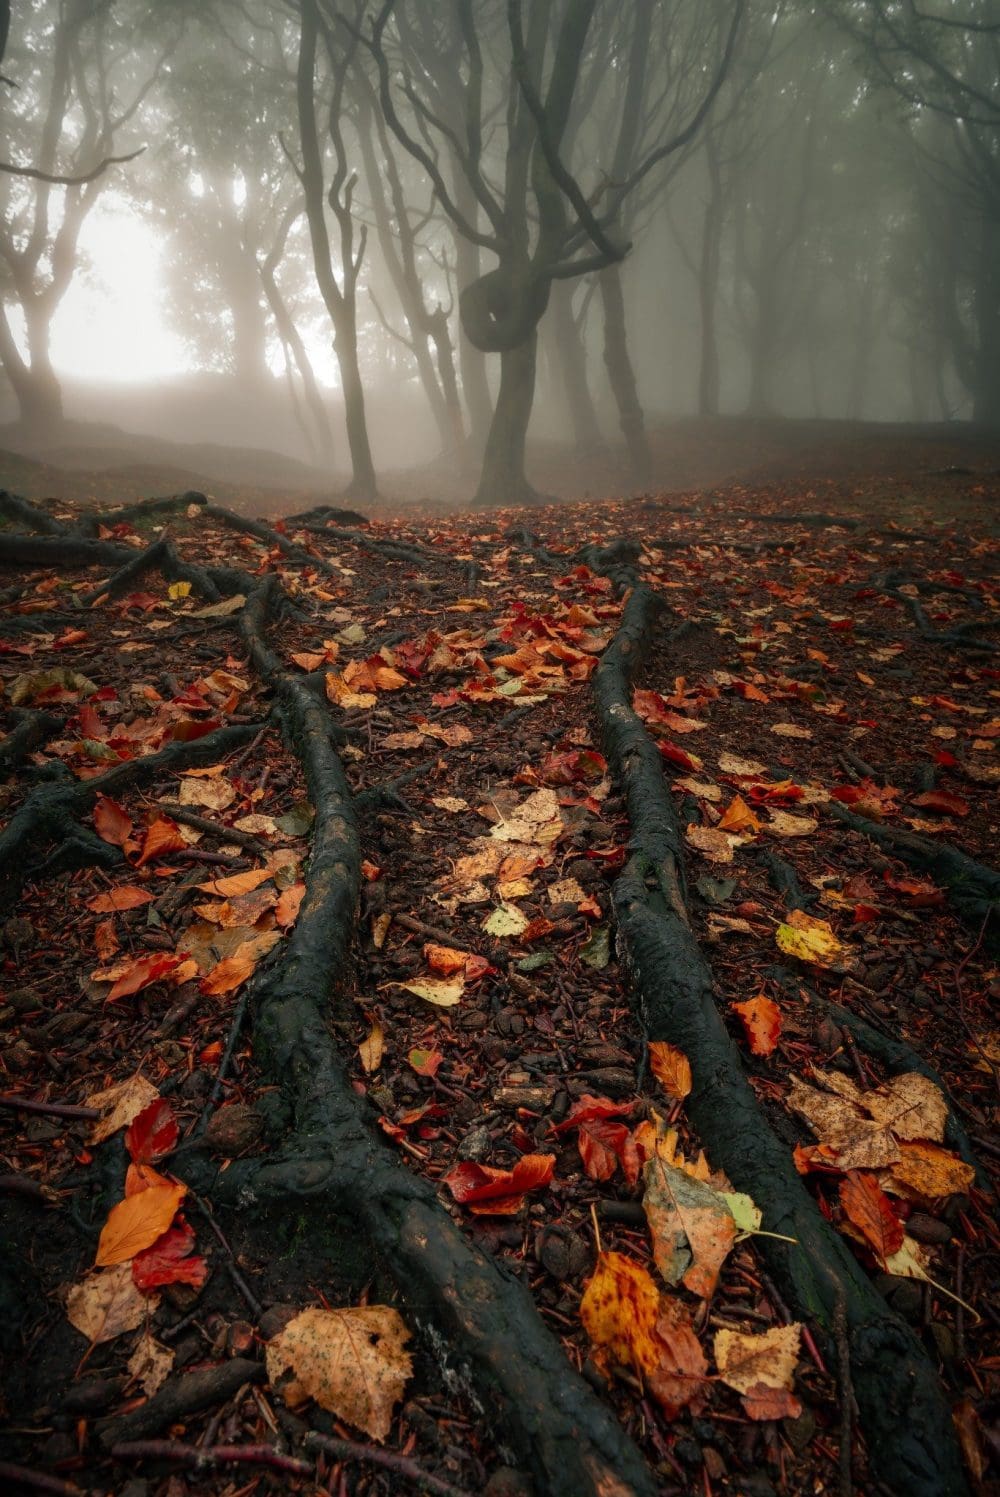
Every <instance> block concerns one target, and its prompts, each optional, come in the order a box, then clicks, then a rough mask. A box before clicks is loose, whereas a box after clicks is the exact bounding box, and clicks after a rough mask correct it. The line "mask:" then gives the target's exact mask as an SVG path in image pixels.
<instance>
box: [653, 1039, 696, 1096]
mask: <svg viewBox="0 0 1000 1497" xmlns="http://www.w3.org/2000/svg"><path fill="white" fill-rule="evenodd" d="M649 1068H650V1070H651V1071H652V1073H653V1075H654V1076H655V1077H656V1079H657V1081H658V1082H659V1083H660V1085H661V1086H662V1087H663V1089H664V1091H665V1092H666V1094H667V1096H668V1097H674V1098H675V1099H677V1100H679V1099H680V1098H681V1097H686V1096H688V1095H689V1093H690V1091H691V1062H690V1061H689V1060H688V1058H687V1056H686V1055H685V1054H684V1052H683V1050H678V1049H677V1048H676V1046H674V1045H668V1044H667V1042H666V1040H651V1041H650V1045H649Z"/></svg>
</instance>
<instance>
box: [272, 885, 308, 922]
mask: <svg viewBox="0 0 1000 1497" xmlns="http://www.w3.org/2000/svg"><path fill="white" fill-rule="evenodd" d="M305 892H306V886H305V884H291V885H289V887H288V888H287V889H285V890H284V892H283V893H282V895H281V898H280V899H279V900H278V903H277V904H276V905H275V907H274V918H275V920H276V921H277V923H278V924H279V925H280V926H281V929H282V930H287V929H288V928H289V926H291V925H294V924H295V922H296V920H297V919H298V914H299V906H300V905H301V904H302V899H303V896H304V894H305Z"/></svg>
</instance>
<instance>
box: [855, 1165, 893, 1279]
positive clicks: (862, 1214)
mask: <svg viewBox="0 0 1000 1497" xmlns="http://www.w3.org/2000/svg"><path fill="white" fill-rule="evenodd" d="M840 1204H841V1205H842V1206H843V1208H844V1213H845V1215H846V1216H847V1217H848V1218H849V1219H850V1220H851V1221H852V1222H853V1223H854V1225H855V1226H856V1227H857V1228H858V1229H859V1230H860V1231H861V1232H862V1233H863V1234H864V1236H865V1239H866V1241H867V1242H868V1243H869V1244H870V1245H871V1247H872V1248H873V1250H874V1252H875V1256H876V1258H878V1260H879V1262H880V1263H881V1264H882V1265H883V1267H884V1266H885V1260H886V1259H887V1258H891V1257H892V1255H893V1253H898V1252H899V1249H900V1248H901V1247H902V1246H903V1235H904V1234H903V1223H902V1222H901V1221H900V1219H899V1217H898V1216H897V1215H896V1213H895V1211H894V1210H893V1209H892V1202H891V1201H890V1200H889V1197H888V1196H887V1195H886V1193H885V1191H884V1190H883V1189H882V1187H881V1185H879V1183H878V1181H877V1180H876V1179H875V1176H874V1175H870V1174H868V1173H867V1171H865V1170H849V1171H848V1175H847V1179H846V1180H842V1181H841V1182H840Z"/></svg>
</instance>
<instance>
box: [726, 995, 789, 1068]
mask: <svg viewBox="0 0 1000 1497" xmlns="http://www.w3.org/2000/svg"><path fill="white" fill-rule="evenodd" d="M733 1008H734V1010H735V1011H736V1013H738V1014H739V1016H740V1022H741V1023H742V1025H743V1029H744V1031H745V1033H746V1037H747V1044H748V1045H749V1046H750V1050H751V1053H752V1054H754V1055H770V1054H771V1053H772V1051H773V1050H774V1049H775V1048H776V1046H777V1044H778V1036H779V1035H780V1034H781V1009H780V1008H779V1007H778V1005H777V1004H776V1003H775V1002H774V1001H773V1000H772V999H771V998H768V997H766V996H765V994H763V993H758V994H757V997H756V998H748V999H747V1000H746V1002H745V1003H734V1004H733Z"/></svg>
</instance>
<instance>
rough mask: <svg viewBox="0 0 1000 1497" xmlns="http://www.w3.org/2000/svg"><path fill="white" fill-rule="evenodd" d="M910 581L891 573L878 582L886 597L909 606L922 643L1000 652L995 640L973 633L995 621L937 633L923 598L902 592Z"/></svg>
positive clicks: (976, 623)
mask: <svg viewBox="0 0 1000 1497" xmlns="http://www.w3.org/2000/svg"><path fill="white" fill-rule="evenodd" d="M908 580H909V579H908V578H907V577H906V575H905V574H904V573H901V572H890V573H889V574H888V575H887V576H885V577H880V578H877V579H876V586H878V587H879V588H881V590H882V592H884V593H885V595H886V597H889V598H895V599H896V601H897V602H898V603H903V604H905V606H906V607H907V608H908V609H909V610H910V613H911V614H912V615H913V622H914V623H915V624H916V626H917V630H918V632H919V634H920V637H921V639H924V640H926V641H927V643H928V644H932V645H950V646H952V647H953V648H955V649H962V650H984V651H986V652H987V653H988V654H991V655H992V654H996V652H997V651H998V650H1000V645H998V644H997V643H996V642H995V641H994V640H991V639H978V638H976V636H975V635H974V634H973V633H972V632H971V631H972V630H973V629H989V628H991V627H993V626H994V625H993V621H991V620H983V619H976V620H975V622H973V623H969V624H957V625H956V626H955V628H954V629H935V628H934V626H933V624H932V623H931V621H930V619H929V618H928V617H927V613H926V610H925V609H924V606H923V604H922V603H921V602H920V600H919V598H914V597H911V596H910V594H909V593H904V592H903V591H902V589H901V584H902V583H904V582H907V581H908Z"/></svg>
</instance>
